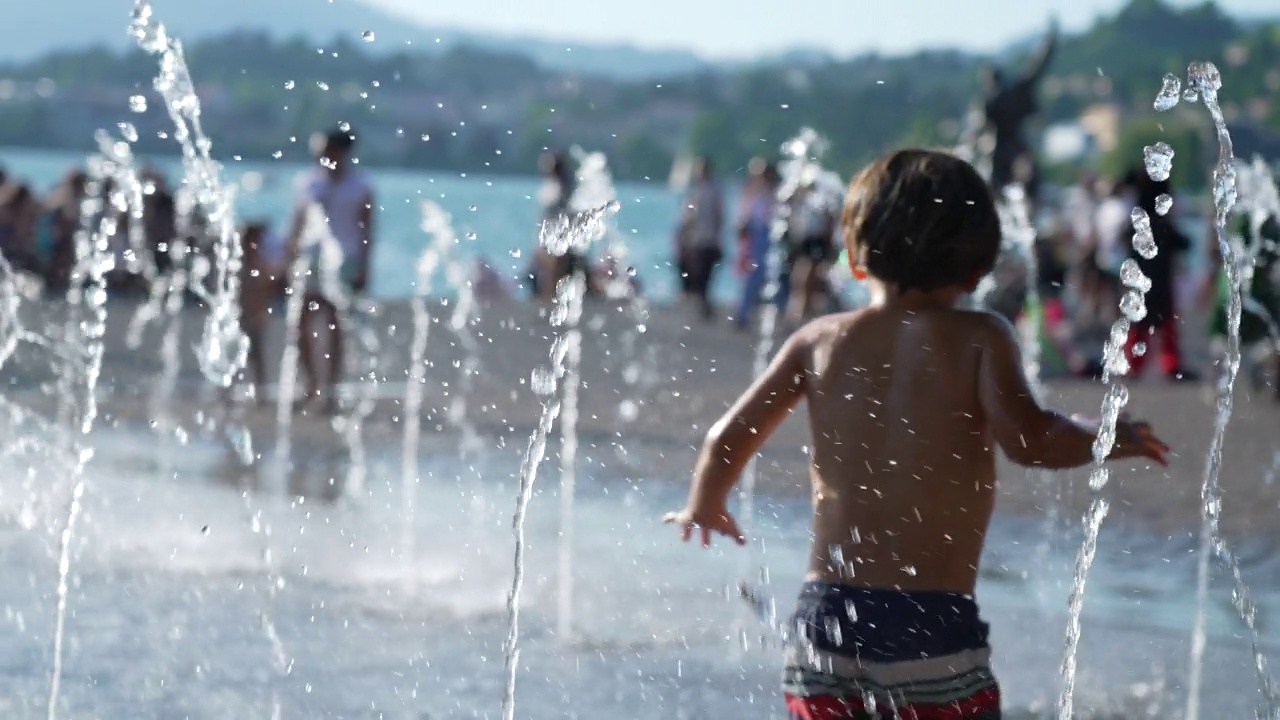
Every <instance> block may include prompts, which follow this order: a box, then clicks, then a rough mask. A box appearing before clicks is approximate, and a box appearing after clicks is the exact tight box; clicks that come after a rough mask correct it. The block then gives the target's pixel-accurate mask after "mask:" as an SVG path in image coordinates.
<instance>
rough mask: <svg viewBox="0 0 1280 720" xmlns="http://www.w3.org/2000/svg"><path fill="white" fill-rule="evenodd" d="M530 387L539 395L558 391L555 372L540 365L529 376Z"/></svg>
mask: <svg viewBox="0 0 1280 720" xmlns="http://www.w3.org/2000/svg"><path fill="white" fill-rule="evenodd" d="M529 387H531V388H533V391H534V392H535V393H537V394H539V395H550V394H552V393H554V392H555V391H556V376H555V372H554V371H553V370H551V369H550V368H545V367H540V368H537V369H536V370H534V371H533V373H532V375H530V377H529Z"/></svg>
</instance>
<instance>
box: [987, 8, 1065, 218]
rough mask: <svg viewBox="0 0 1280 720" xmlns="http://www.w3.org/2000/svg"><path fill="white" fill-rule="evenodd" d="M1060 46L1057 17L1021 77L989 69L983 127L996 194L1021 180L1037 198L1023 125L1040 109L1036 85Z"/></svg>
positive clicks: (1034, 176) (1033, 167) (1029, 149)
mask: <svg viewBox="0 0 1280 720" xmlns="http://www.w3.org/2000/svg"><path fill="white" fill-rule="evenodd" d="M1057 45H1058V22H1057V20H1056V19H1055V20H1053V21H1052V22H1051V23H1050V26H1049V36H1048V38H1046V40H1045V43H1044V46H1043V47H1042V48H1041V50H1040V54H1039V56H1038V57H1037V58H1036V61H1035V63H1034V64H1033V65H1032V66H1031V69H1030V71H1029V72H1027V73H1026V74H1024V75H1022V76H1021V77H1018V78H1014V79H1006V78H1004V77H1003V74H1002V73H1001V72H1000V69H999V68H997V67H995V66H988V67H987V68H986V71H985V78H984V82H983V85H984V86H985V97H984V98H983V123H982V130H983V133H984V134H985V135H986V136H987V137H986V138H984V139H985V140H986V143H985V144H988V147H991V189H992V190H994V191H996V192H997V193H998V192H1000V191H1001V190H1003V189H1004V188H1005V186H1007V185H1010V184H1011V183H1014V182H1020V183H1022V184H1023V186H1024V187H1025V188H1026V190H1027V197H1029V198H1031V199H1033V200H1034V199H1035V196H1036V185H1037V184H1038V180H1039V172H1038V170H1037V168H1036V165H1035V160H1034V159H1033V156H1032V151H1031V147H1030V146H1029V145H1028V144H1027V141H1026V137H1025V136H1024V133H1023V126H1025V125H1026V123H1027V120H1029V119H1030V118H1031V117H1032V116H1033V115H1035V114H1036V112H1037V111H1038V110H1039V108H1038V107H1037V105H1036V86H1037V85H1039V83H1040V80H1041V79H1042V78H1043V77H1044V74H1045V71H1046V70H1047V69H1048V67H1049V63H1050V61H1051V60H1052V59H1053V53H1054V51H1055V50H1056V49H1057ZM992 145H993V146H992Z"/></svg>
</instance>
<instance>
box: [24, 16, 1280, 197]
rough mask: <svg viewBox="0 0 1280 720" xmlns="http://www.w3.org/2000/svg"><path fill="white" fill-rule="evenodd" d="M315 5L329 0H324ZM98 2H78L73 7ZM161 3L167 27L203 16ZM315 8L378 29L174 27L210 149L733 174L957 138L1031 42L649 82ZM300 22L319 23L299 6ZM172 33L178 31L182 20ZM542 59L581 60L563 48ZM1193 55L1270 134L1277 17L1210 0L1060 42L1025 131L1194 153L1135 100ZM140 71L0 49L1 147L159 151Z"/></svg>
mask: <svg viewBox="0 0 1280 720" xmlns="http://www.w3.org/2000/svg"><path fill="white" fill-rule="evenodd" d="M4 1H6V0H0V2H4ZM62 1H65V0H51V2H52V3H53V4H57V2H62ZM166 1H167V2H171V3H173V4H176V3H177V2H178V0H166ZM183 1H184V2H185V1H186V0H183ZM259 1H260V2H261V4H262V6H263V7H260V8H258V9H256V10H254V9H252V8H250V6H249V5H248V2H249V0H227V1H226V3H224V5H223V6H220V7H222V9H223V12H224V13H225V14H226V15H227V16H236V17H247V18H249V19H250V20H252V21H253V22H254V23H257V22H259V21H263V22H265V21H266V20H265V19H268V18H270V17H272V16H273V14H274V13H282V12H283V13H289V12H295V13H302V12H304V10H305V11H306V12H311V11H313V10H314V9H315V7H317V6H319V7H328V6H329V4H328V3H327V2H325V1H324V0H259ZM104 4H109V5H115V6H118V5H119V4H127V3H123V0H110V2H106V1H105V0H104ZM228 6H230V7H229V8H228ZM194 7H195V6H192V7H191V8H188V9H191V10H193V11H194ZM202 7H203V5H202ZM254 7H257V6H254ZM332 7H335V8H342V7H344V5H343V4H342V2H341V0H338V1H337V2H335V3H334V4H333V6H332ZM345 7H346V9H347V10H352V9H353V8H359V7H360V6H358V5H357V4H356V3H354V2H347V3H346V4H345ZM100 11H101V8H89V9H86V13H87V14H89V15H90V16H91V17H90V19H94V18H98V17H99V16H98V15H97V14H96V13H99V12H100ZM158 11H159V10H158ZM200 12H210V11H208V10H201V11H200ZM179 15H180V17H179V18H178V20H179V21H181V20H182V18H187V19H188V20H190V21H193V22H194V21H198V20H199V19H200V18H201V17H204V16H202V15H198V14H183V13H180V14H179ZM318 15H320V16H321V17H324V18H328V20H327V21H332V22H333V23H335V24H334V25H332V26H329V27H328V28H327V29H328V30H334V29H338V28H343V27H345V26H346V25H347V24H353V26H354V27H357V28H364V29H367V30H372V31H373V32H374V33H375V34H376V36H377V40H376V42H373V43H365V42H361V40H360V35H359V32H345V31H344V32H343V33H342V35H341V36H340V39H339V40H337V41H334V40H331V41H329V42H327V43H325V48H326V49H327V50H330V51H332V52H327V53H323V54H319V53H317V52H316V43H315V42H314V41H311V40H302V39H293V40H281V39H279V38H278V37H276V36H275V35H273V34H272V33H270V32H268V31H261V30H260V31H238V32H228V33H226V34H224V35H221V36H215V37H205V38H204V39H198V38H189V39H188V42H187V43H186V49H187V57H188V60H189V62H190V64H191V68H192V74H193V77H194V78H195V80H196V83H197V86H198V88H199V91H200V94H201V99H202V101H203V113H204V114H203V119H204V121H205V127H206V129H207V130H208V131H209V133H210V134H211V135H212V136H213V137H215V138H216V139H217V146H216V147H217V148H218V151H219V152H220V153H224V154H228V155H241V156H243V157H245V158H257V159H266V158H269V157H280V158H284V159H290V160H301V159H302V158H303V157H305V154H306V148H305V145H306V144H305V138H306V137H307V135H308V134H309V133H310V132H312V131H313V130H315V129H316V128H322V127H328V126H332V125H333V124H335V123H337V122H338V121H349V122H351V123H353V124H354V125H355V126H356V127H357V128H359V130H358V133H359V135H360V137H361V145H360V148H361V149H360V153H361V158H362V160H365V161H367V162H368V163H370V164H394V165H402V166H409V167H417V168H433V169H441V170H449V171H459V172H485V173H504V172H510V173H521V172H529V171H531V169H533V168H535V167H536V163H537V158H538V155H539V154H540V153H541V152H542V151H543V149H544V148H546V147H548V146H561V147H563V146H568V145H572V144H581V145H583V146H584V147H589V148H592V149H599V150H601V151H604V152H605V153H607V154H608V155H609V158H610V163H611V166H612V167H613V169H614V170H615V172H616V175H617V177H619V178H628V179H633V178H634V179H639V178H645V177H650V178H664V177H666V176H667V175H668V173H669V170H670V168H671V165H672V161H673V159H674V158H675V157H676V156H679V155H684V154H687V153H690V152H698V153H705V154H708V155H710V156H712V157H713V159H714V160H715V164H716V165H717V166H718V167H721V168H723V169H724V170H725V172H735V171H738V170H740V169H741V168H744V167H745V166H746V163H747V160H748V159H749V158H750V157H751V156H753V155H756V154H765V153H769V152H771V151H772V150H773V149H775V148H777V147H778V144H779V143H781V142H782V141H783V140H784V139H786V138H787V137H790V136H791V135H793V134H794V133H795V132H796V130H797V129H798V128H800V127H802V126H804V125H808V126H811V127H813V128H815V129H816V130H818V131H819V132H821V133H823V134H824V135H826V136H827V137H828V138H829V139H830V141H831V154H830V156H829V160H830V162H831V163H832V165H833V166H835V167H838V168H840V169H841V170H842V171H848V170H850V169H852V168H853V167H856V166H857V165H858V164H860V163H863V162H865V161H866V160H867V159H868V158H870V157H871V156H873V155H875V154H877V153H880V152H882V151H883V150H884V149H885V148H887V147H891V146H901V145H908V144H912V145H950V144H954V143H955V142H957V140H958V136H959V133H960V130H961V120H962V119H963V118H964V117H965V116H966V113H967V111H968V110H969V109H970V108H971V107H972V106H973V105H974V103H975V101H976V100H978V99H979V92H980V90H979V88H978V82H977V80H978V70H979V68H980V67H981V66H982V65H984V64H987V63H989V62H991V61H992V60H993V59H994V60H995V62H997V63H998V64H999V65H1000V66H1001V67H1004V68H1006V69H1007V70H1008V71H1009V72H1010V73H1015V72H1017V70H1018V69H1019V68H1020V67H1022V66H1024V65H1025V63H1026V62H1027V59H1028V57H1029V56H1030V55H1031V53H1032V51H1034V50H1035V49H1036V47H1037V46H1038V43H1039V39H1037V40H1036V41H1035V42H1033V43H1030V44H1025V45H1023V46H1022V47H1023V50H1024V52H1022V53H1021V54H1020V56H1017V55H1015V56H1009V55H1006V54H1001V55H998V56H996V57H995V58H991V57H984V56H979V55H975V54H971V53H962V52H957V51H944V50H930V51H922V52H918V53H915V54H912V55H906V56H882V55H875V54H869V55H865V56H861V57H855V58H844V59H833V58H831V57H829V56H826V55H823V54H821V53H810V52H805V51H795V52H792V53H788V54H785V55H783V56H780V57H776V58H774V59H773V60H763V61H757V62H752V63H741V64H737V65H732V66H719V67H714V68H708V67H706V66H705V65H702V64H701V63H697V62H695V61H690V62H691V64H690V66H689V67H690V69H688V70H685V71H677V70H676V69H675V68H678V67H680V60H679V58H678V57H673V58H671V59H670V64H667V65H663V64H662V63H659V62H657V61H656V60H655V61H653V63H652V64H651V65H650V69H651V70H655V71H656V68H660V67H661V68H663V70H662V72H663V73H664V74H665V75H666V77H664V78H663V80H662V81H661V82H653V81H652V80H645V79H641V78H639V77H636V76H634V75H632V76H629V77H624V78H619V77H611V76H607V75H605V74H602V73H600V72H592V73H582V72H577V71H573V70H565V69H563V68H557V67H555V66H554V65H551V64H550V63H549V62H547V63H546V64H543V62H539V61H538V60H536V59H534V58H535V57H536V53H535V54H534V56H533V57H531V54H530V50H529V47H528V46H525V45H523V44H521V45H520V47H519V48H513V47H511V45H512V44H515V42H514V41H510V40H507V41H500V40H493V39H490V40H488V41H485V40H477V41H474V42H470V41H465V40H463V39H458V38H454V39H452V40H450V41H448V42H444V41H442V42H441V44H440V45H441V47H440V48H439V49H437V48H436V46H435V45H434V43H433V44H432V46H431V48H430V49H431V50H432V52H429V53H428V52H426V49H425V48H423V46H422V44H421V43H420V42H416V41H415V42H414V44H413V45H412V46H405V45H404V44H403V42H402V41H399V40H398V38H400V37H402V36H401V35H397V34H396V33H397V32H402V31H403V32H406V33H408V32H410V31H411V30H412V29H411V28H410V29H409V30H406V29H405V28H409V27H410V26H409V25H408V24H407V23H402V22H400V21H397V20H395V19H394V18H387V17H386V16H376V15H362V16H359V17H361V18H363V19H362V20H358V21H352V20H350V18H346V17H341V16H337V15H333V16H329V15H325V14H324V13H319V14H318ZM161 17H162V19H166V21H167V20H168V18H165V16H164V15H161ZM379 17H381V18H382V19H379ZM371 18H372V19H371ZM95 22H96V20H95ZM101 22H103V23H106V22H107V21H106V20H102V21H101ZM110 22H111V26H113V27H114V26H116V24H117V23H116V21H115V20H111V21H110ZM381 23H388V24H389V25H390V26H391V27H389V28H388V29H384V27H387V26H384V25H383V24H381ZM310 24H311V25H313V26H320V25H319V24H318V23H317V22H316V21H314V19H313V21H311V22H310ZM396 24H399V25H400V26H402V27H399V28H397V27H394V26H395V25H396ZM228 25H229V23H226V22H224V23H223V26H224V27H226V26H228ZM174 28H175V32H178V33H179V34H181V32H182V31H181V25H180V24H177V23H175V25H174ZM412 32H417V31H412ZM18 35H19V36H21V35H22V34H21V33H18ZM397 42H399V44H397ZM384 43H385V44H384ZM503 43H507V44H503ZM544 47H546V46H544ZM503 48H507V49H506V50H503ZM615 50H616V49H615ZM601 52H602V54H601V55H599V56H595V59H592V60H590V61H591V62H593V63H595V64H596V65H597V66H598V67H596V68H595V70H599V69H600V68H601V67H603V66H604V65H605V58H607V57H624V56H625V55H624V54H622V53H621V52H614V54H612V55H610V54H609V52H606V51H601ZM635 52H640V53H641V56H643V57H646V58H650V59H652V58H654V57H656V56H654V55H651V54H647V53H643V52H641V51H635ZM557 53H559V54H560V55H559V56H563V57H574V58H576V59H578V60H581V59H582V58H592V57H593V56H592V55H591V54H590V53H587V52H584V51H583V48H580V47H577V46H575V47H574V49H573V50H572V51H571V52H565V51H564V49H563V48H560V49H558V50H557ZM335 56H336V57H335ZM1193 60H1211V61H1213V62H1215V63H1217V64H1218V66H1219V67H1220V68H1221V70H1222V77H1223V89H1222V92H1221V95H1220V99H1221V102H1222V108H1223V112H1224V114H1225V116H1226V119H1227V121H1228V122H1230V123H1231V124H1232V126H1233V127H1235V128H1240V131H1241V132H1242V135H1241V145H1240V149H1241V151H1242V152H1245V151H1246V149H1247V148H1254V149H1261V150H1262V151H1266V148H1268V147H1274V142H1273V139H1274V136H1275V133H1277V132H1280V103H1277V102H1276V98H1277V97H1280V23H1278V22H1275V21H1273V22H1271V23H1261V24H1259V23H1237V22H1236V21H1235V20H1233V19H1232V18H1230V17H1227V16H1225V15H1223V14H1222V13H1221V12H1220V11H1219V10H1217V9H1216V8H1215V7H1214V6H1212V5H1203V6H1199V7H1195V8H1190V9H1186V10H1177V9H1171V8H1170V7H1168V6H1166V5H1164V4H1163V3H1161V2H1158V1H1157V0H1131V2H1130V3H1129V5H1128V6H1126V7H1125V8H1124V9H1123V10H1121V11H1120V12H1118V13H1116V14H1115V15H1113V16H1111V17H1107V18H1103V19H1100V20H1099V21H1098V22H1097V23H1096V24H1095V25H1094V27H1093V28H1091V29H1090V30H1089V31H1087V32H1084V33H1081V34H1077V35H1071V36H1066V37H1063V38H1062V41H1061V45H1060V50H1059V52H1058V54H1057V56H1056V58H1055V59H1054V61H1053V63H1052V64H1051V66H1050V68H1049V72H1048V77H1047V78H1046V79H1045V81H1044V84H1043V86H1042V87H1041V89H1040V93H1039V96H1040V103H1039V104H1040V107H1041V114H1040V116H1039V118H1037V121H1036V122H1035V123H1033V126H1032V127H1029V128H1028V131H1029V133H1030V134H1031V135H1032V136H1034V135H1035V133H1036V129H1037V126H1040V127H1043V126H1044V125H1047V124H1051V123H1058V122H1069V121H1072V120H1075V119H1077V118H1079V117H1080V116H1081V114H1082V113H1083V112H1085V111H1086V110H1092V109H1093V108H1095V107H1096V106H1098V105H1107V106H1110V107H1111V108H1113V109H1114V110H1116V111H1117V112H1116V116H1117V117H1118V118H1119V120H1120V126H1119V127H1118V128H1116V129H1115V132H1113V136H1116V137H1119V138H1120V139H1119V140H1117V143H1118V144H1119V145H1120V147H1117V148H1116V149H1115V150H1114V159H1115V162H1116V163H1125V164H1127V163H1130V162H1132V159H1133V158H1134V157H1141V155H1142V146H1143V144H1149V143H1151V142H1154V141H1155V140H1156V139H1161V138H1163V139H1167V140H1168V141H1169V142H1171V143H1173V142H1177V143H1180V144H1179V153H1180V155H1179V156H1180V157H1195V156H1196V154H1197V153H1198V152H1200V151H1199V150H1196V151H1192V141H1191V138H1193V137H1194V136H1196V135H1197V133H1199V134H1201V135H1203V138H1202V139H1203V142H1199V145H1198V147H1202V148H1207V147H1210V145H1211V143H1212V138H1211V137H1208V136H1207V135H1204V130H1205V128H1206V127H1207V125H1206V119H1205V116H1204V113H1203V111H1202V109H1201V108H1198V107H1195V106H1187V107H1184V108H1181V109H1179V110H1177V111H1174V112H1171V113H1168V114H1165V115H1161V116H1159V117H1157V116H1155V114H1154V112H1153V111H1152V107H1151V102H1152V98H1153V97H1154V95H1155V93H1156V91H1157V89H1158V88H1159V84H1160V79H1161V76H1162V75H1163V74H1164V73H1165V72H1176V73H1180V74H1181V73H1182V72H1184V71H1185V69H1186V66H1187V63H1188V62H1189V61H1193ZM637 62H638V61H637ZM155 72H156V63H155V59H154V58H151V57H147V56H144V55H142V54H141V53H140V52H136V51H135V52H129V53H121V52H110V51H106V50H102V49H98V50H87V49H78V50H74V51H62V52H57V53H52V54H48V55H45V56H43V57H41V58H39V59H35V60H30V61H25V62H16V63H4V62H3V61H0V81H3V86H4V87H5V88H6V94H7V95H8V98H7V99H6V100H4V101H3V102H0V145H13V146H33V147H65V148H80V149H83V148H86V147H87V146H88V145H89V144H90V139H91V138H92V137H93V132H94V131H95V130H97V129H98V128H100V127H103V126H104V125H105V126H108V127H110V126H111V125H112V124H113V123H115V122H120V121H123V120H129V121H130V122H133V123H135V124H136V126H137V128H138V130H139V133H140V136H141V139H140V141H139V143H138V151H139V152H140V153H144V154H146V153H157V152H172V151H173V143H172V140H170V139H167V138H166V137H165V136H162V135H161V134H160V131H162V130H164V129H165V128H166V127H168V125H169V120H168V118H167V117H166V116H165V114H164V112H163V108H162V106H161V105H160V104H159V103H151V109H150V110H149V111H148V112H147V113H145V114H141V115H131V114H129V113H128V111H127V109H126V98H127V97H128V96H129V95H131V94H134V93H136V92H138V90H139V89H142V88H146V87H148V86H149V83H150V79H151V77H153V76H154V74H155ZM1094 116H1095V117H1097V115H1096V114H1095V115H1094ZM246 129H251V131H248V132H246ZM1254 130H1256V132H1253V131H1254ZM1101 132H1106V131H1101ZM298 139H303V140H304V141H302V142H299V141H298ZM1184 148H1185V149H1186V151H1185V152H1184ZM1177 167H1178V168H1183V167H1185V168H1187V169H1188V170H1187V171H1185V172H1184V171H1181V170H1175V177H1177V176H1178V173H1179V172H1184V175H1183V177H1189V179H1188V180H1186V181H1187V182H1200V181H1202V179H1203V177H1202V176H1203V173H1194V172H1190V169H1191V168H1192V167H1193V166H1192V164H1185V163H1184V164H1180V165H1178V166H1177ZM1064 170H1070V168H1066V169H1064ZM1180 181H1181V180H1180Z"/></svg>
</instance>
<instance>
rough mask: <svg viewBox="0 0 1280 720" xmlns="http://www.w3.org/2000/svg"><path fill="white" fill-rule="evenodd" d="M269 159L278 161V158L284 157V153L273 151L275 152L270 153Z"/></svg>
mask: <svg viewBox="0 0 1280 720" xmlns="http://www.w3.org/2000/svg"><path fill="white" fill-rule="evenodd" d="M271 157H273V158H275V159H277V160H279V159H280V158H282V157H284V153H283V152H281V151H279V150H277V151H275V152H273V153H271Z"/></svg>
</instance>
